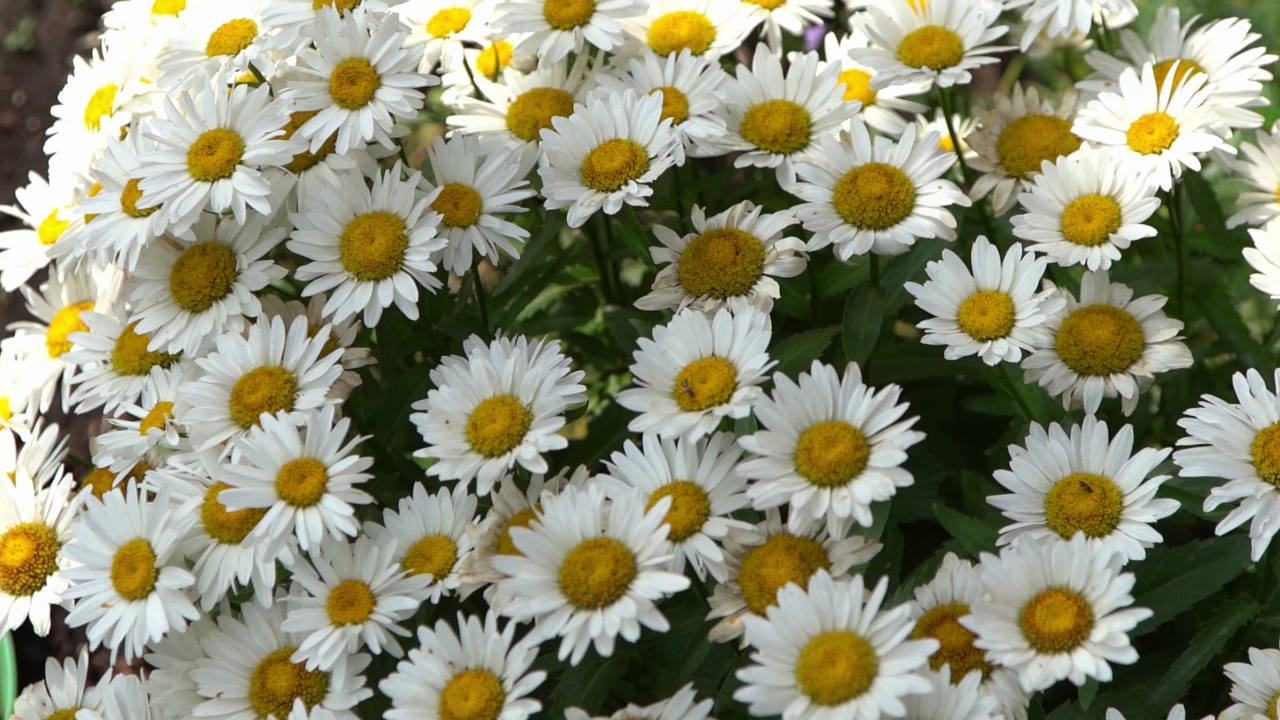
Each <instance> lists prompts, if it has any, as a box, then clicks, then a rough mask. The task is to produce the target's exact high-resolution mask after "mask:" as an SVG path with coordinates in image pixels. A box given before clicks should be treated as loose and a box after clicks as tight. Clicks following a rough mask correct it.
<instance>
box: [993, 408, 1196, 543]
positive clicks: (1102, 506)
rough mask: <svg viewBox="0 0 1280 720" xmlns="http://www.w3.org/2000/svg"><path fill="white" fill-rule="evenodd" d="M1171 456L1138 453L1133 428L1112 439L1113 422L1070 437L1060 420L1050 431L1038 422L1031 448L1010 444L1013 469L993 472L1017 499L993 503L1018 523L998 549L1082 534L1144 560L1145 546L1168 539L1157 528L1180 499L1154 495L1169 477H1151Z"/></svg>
mask: <svg viewBox="0 0 1280 720" xmlns="http://www.w3.org/2000/svg"><path fill="white" fill-rule="evenodd" d="M1170 452H1171V450H1170V449H1169V448H1165V449H1163V450H1157V449H1155V448H1142V449H1141V450H1139V451H1138V452H1137V453H1136V454H1135V453H1134V452H1133V426H1132V425H1125V426H1124V427H1122V428H1120V431H1119V432H1118V433H1116V436H1115V437H1114V438H1112V437H1111V436H1110V434H1109V432H1108V430H1107V424H1106V423H1104V422H1099V421H1098V419H1097V418H1095V417H1093V416H1092V415H1090V416H1087V417H1085V419H1084V423H1083V424H1082V425H1072V426H1071V427H1070V435H1069V436H1068V429H1067V428H1064V427H1063V426H1061V425H1059V424H1057V423H1053V424H1051V425H1049V427H1048V430H1047V432H1046V429H1045V428H1043V427H1041V426H1040V425H1039V424H1036V423H1032V424H1031V429H1030V435H1028V436H1027V439H1026V447H1025V448H1024V447H1022V446H1019V445H1010V446H1009V469H1008V470H997V471H996V472H995V479H996V482H998V483H1000V484H1001V485H1003V486H1004V488H1005V489H1006V490H1009V491H1011V494H1009V495H992V496H990V497H988V498H987V502H989V503H991V504H992V505H994V506H995V507H997V508H999V509H1000V510H1002V511H1003V512H1004V515H1005V517H1007V518H1009V519H1010V520H1013V521H1014V522H1013V524H1012V525H1006V526H1005V527H1003V528H1001V530H1000V538H999V539H998V540H997V542H996V544H997V545H1008V544H1011V543H1015V542H1021V541H1022V538H1029V539H1031V540H1043V539H1045V538H1053V537H1055V536H1056V537H1060V538H1062V539H1063V540H1070V539H1071V538H1072V537H1073V536H1074V535H1075V534H1076V533H1078V532H1083V533H1084V534H1085V535H1086V536H1088V537H1089V538H1090V539H1093V540H1096V541H1098V542H1100V543H1102V544H1104V545H1107V546H1108V547H1111V548H1112V549H1115V550H1117V551H1118V552H1120V553H1121V554H1123V555H1124V556H1125V558H1126V559H1128V560H1142V559H1143V558H1145V557H1146V555H1147V552H1146V548H1149V547H1152V546H1153V545H1155V544H1156V543H1159V542H1161V541H1162V540H1163V539H1164V538H1163V537H1161V536H1160V533H1158V532H1156V530H1155V528H1153V527H1151V524H1152V523H1154V522H1156V521H1157V520H1160V519H1162V518H1166V517H1168V516H1170V515H1172V514H1173V513H1174V512H1175V511H1177V509H1178V507H1179V505H1178V501H1177V500H1170V499H1168V498H1157V497H1156V492H1157V491H1159V489H1160V486H1161V485H1163V484H1164V482H1165V481H1166V480H1168V479H1169V476H1168V475H1156V476H1155V477H1149V476H1150V475H1151V473H1152V472H1154V471H1155V469H1156V468H1157V467H1159V465H1160V464H1161V463H1163V462H1164V461H1165V460H1166V459H1168V457H1169V453H1170Z"/></svg>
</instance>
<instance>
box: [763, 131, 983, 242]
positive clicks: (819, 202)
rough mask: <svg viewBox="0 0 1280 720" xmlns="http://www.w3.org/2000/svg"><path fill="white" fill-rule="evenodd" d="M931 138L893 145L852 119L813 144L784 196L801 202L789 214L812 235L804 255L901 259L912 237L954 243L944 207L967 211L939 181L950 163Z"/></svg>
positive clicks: (962, 198) (907, 138) (908, 138)
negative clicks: (829, 252)
mask: <svg viewBox="0 0 1280 720" xmlns="http://www.w3.org/2000/svg"><path fill="white" fill-rule="evenodd" d="M938 141H939V137H938V136H936V135H933V134H929V135H926V136H924V137H923V138H917V137H916V135H915V133H912V132H905V133H903V134H902V137H901V138H899V139H898V140H897V141H894V140H891V139H890V138H887V137H880V136H877V137H872V136H871V133H870V132H869V131H868V130H867V125H866V123H865V122H863V121H862V120H861V119H858V118H854V119H853V120H851V121H850V122H849V123H848V125H846V126H845V129H844V130H843V131H842V132H841V133H840V135H839V137H834V136H828V137H823V138H821V139H820V140H819V141H818V142H817V143H816V144H815V148H814V149H813V151H812V152H810V153H807V154H806V155H805V156H804V157H802V158H800V160H799V161H798V162H797V163H796V175H797V177H798V178H799V182H796V183H795V184H793V185H792V186H791V187H789V188H787V191H788V192H790V193H791V194H792V195H795V196H796V197H798V198H800V199H801V200H803V201H804V202H802V203H800V204H799V205H796V206H795V207H794V208H792V211H793V212H794V213H795V214H796V216H797V217H799V218H800V221H801V222H802V223H803V224H804V228H805V229H806V230H808V231H809V232H811V233H813V237H811V238H810V239H809V250H810V251H815V250H820V249H822V248H824V247H826V246H828V245H832V246H834V250H835V254H836V257H838V258H840V259H841V260H843V261H845V262H848V261H849V259H850V258H852V257H854V256H855V255H865V254H867V253H875V254H877V255H901V254H902V253H905V252H906V251H907V250H909V249H910V248H911V246H912V245H914V244H915V242H916V239H917V238H922V237H925V238H933V237H938V238H943V239H945V240H954V239H955V237H956V219H955V216H953V215H952V214H951V211H950V210H948V209H947V208H948V206H950V205H958V206H960V207H968V206H969V205H970V204H971V203H970V201H969V198H968V197H967V196H966V195H965V194H964V192H962V191H961V190H960V188H958V187H956V185H955V183H953V182H951V181H950V180H948V179H946V178H945V177H944V176H945V175H946V174H947V173H948V172H950V170H951V167H952V165H953V164H954V163H955V157H954V155H952V154H951V153H948V152H946V151H945V150H943V148H941V147H940V146H939V145H938Z"/></svg>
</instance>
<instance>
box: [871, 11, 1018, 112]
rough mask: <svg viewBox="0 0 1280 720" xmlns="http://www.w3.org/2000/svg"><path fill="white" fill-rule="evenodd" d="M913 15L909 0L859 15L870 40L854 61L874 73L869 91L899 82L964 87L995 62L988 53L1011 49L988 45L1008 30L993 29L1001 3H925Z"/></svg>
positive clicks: (1005, 28) (998, 15)
mask: <svg viewBox="0 0 1280 720" xmlns="http://www.w3.org/2000/svg"><path fill="white" fill-rule="evenodd" d="M922 5H923V7H922V9H921V10H920V11H919V12H917V11H916V10H915V8H914V7H913V6H912V4H911V3H910V2H889V3H876V4H872V5H869V6H868V8H867V9H868V10H869V12H868V13H865V14H862V15H859V16H857V18H858V19H857V22H858V25H856V27H858V28H859V29H861V30H862V31H863V32H865V33H866V34H867V37H869V38H870V39H871V42H870V43H868V45H867V46H866V47H865V48H858V49H854V50H853V51H852V53H851V55H852V56H853V59H854V60H856V61H858V62H860V63H862V64H864V65H866V66H868V67H870V68H871V69H873V70H875V71H876V75H875V78H874V79H873V80H872V82H871V89H873V90H879V89H880V88H884V87H889V86H891V85H894V84H896V83H899V82H904V81H905V82H925V83H929V84H932V85H937V86H938V87H940V88H948V87H951V86H952V85H965V84H967V83H968V82H969V81H970V80H971V79H972V75H971V74H970V71H971V70H974V69H975V68H978V67H981V66H983V65H987V64H989V63H993V62H996V61H997V58H995V57H993V56H992V53H1001V52H1004V51H1006V50H1012V49H1013V48H1012V47H1008V46H1004V45H991V44H989V43H992V42H994V41H995V40H996V39H997V38H1000V37H1001V36H1003V35H1004V34H1005V32H1006V31H1008V28H1007V27H1005V26H1004V25H993V23H995V22H996V21H997V20H998V19H999V17H1000V10H1001V5H999V4H996V5H995V6H994V7H991V6H988V5H987V4H985V3H981V2H978V0H929V2H927V3H922Z"/></svg>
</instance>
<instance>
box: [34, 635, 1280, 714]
mask: <svg viewBox="0 0 1280 720" xmlns="http://www.w3.org/2000/svg"><path fill="white" fill-rule="evenodd" d="M50 662H52V661H50ZM1223 674H1224V675H1226V676H1227V679H1228V680H1230V681H1231V699H1232V700H1234V701H1235V702H1234V703H1232V704H1231V706H1230V707H1228V708H1226V709H1225V710H1223V711H1222V712H1221V713H1219V714H1218V717H1219V718H1220V720H1256V719H1257V718H1260V717H1261V718H1266V717H1270V716H1271V715H1273V714H1274V713H1275V712H1276V708H1277V707H1278V705H1277V703H1280V650H1277V649H1275V648H1256V647H1251V648H1249V662H1247V663H1243V662H1233V663H1227V665H1226V667H1224V668H1223ZM1170 715H1172V713H1170ZM1107 720H1111V718H1110V717H1109V716H1108V718H1107Z"/></svg>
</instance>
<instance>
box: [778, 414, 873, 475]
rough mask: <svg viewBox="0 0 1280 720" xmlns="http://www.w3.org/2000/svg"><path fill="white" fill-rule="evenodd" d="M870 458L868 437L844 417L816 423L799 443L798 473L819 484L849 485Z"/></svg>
mask: <svg viewBox="0 0 1280 720" xmlns="http://www.w3.org/2000/svg"><path fill="white" fill-rule="evenodd" d="M870 459H871V446H870V445H869V444H868V443H867V438H866V436H865V435H863V434H862V431H861V430H859V429H858V428H856V427H854V426H852V425H850V424H849V423H847V422H845V421H843V420H827V421H825V422H820V423H815V424H813V425H811V426H809V429H807V430H805V431H804V432H803V433H801V434H800V439H799V440H798V441H797V442H796V451H795V464H796V472H798V473H800V475H801V476H802V477H804V478H805V479H806V480H808V481H809V482H810V483H813V484H814V485H817V486H818V487H824V488H832V487H839V486H841V485H845V484H847V483H848V482H849V481H850V480H853V479H854V478H856V477H858V476H859V475H861V474H862V471H863V470H865V469H866V467H867V461H868V460H870Z"/></svg>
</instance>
